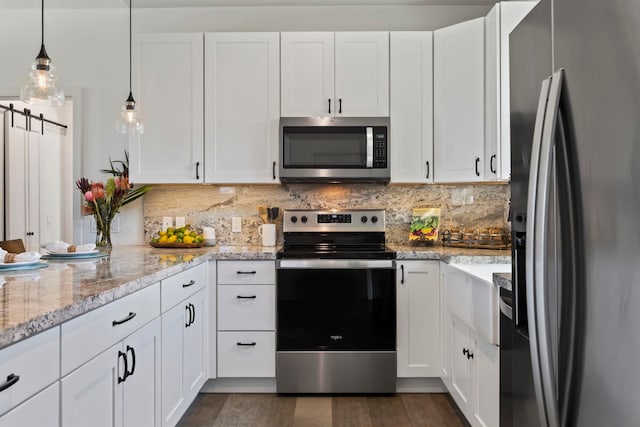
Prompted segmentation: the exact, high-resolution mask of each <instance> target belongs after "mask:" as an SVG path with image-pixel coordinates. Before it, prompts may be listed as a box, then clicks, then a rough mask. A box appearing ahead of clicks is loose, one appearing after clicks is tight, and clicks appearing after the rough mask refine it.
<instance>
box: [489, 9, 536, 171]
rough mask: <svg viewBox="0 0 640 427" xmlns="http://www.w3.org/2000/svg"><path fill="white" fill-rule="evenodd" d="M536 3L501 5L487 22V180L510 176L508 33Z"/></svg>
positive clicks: (493, 11) (491, 13) (490, 15)
mask: <svg viewBox="0 0 640 427" xmlns="http://www.w3.org/2000/svg"><path fill="white" fill-rule="evenodd" d="M535 4H536V2H534V1H514V2H501V3H496V5H495V6H494V7H493V8H492V9H491V10H490V11H489V13H488V14H487V16H486V20H485V59H486V61H485V72H486V74H485V77H486V94H485V108H486V116H485V117H486V123H485V154H484V158H485V160H484V161H485V179H487V180H508V179H509V176H510V173H511V129H510V114H511V112H510V108H509V33H511V31H513V29H514V28H515V27H516V26H517V25H518V24H519V23H520V21H522V19H523V18H524V17H525V16H526V15H527V14H528V13H529V12H530V11H531V9H532V8H533V7H534V6H535Z"/></svg>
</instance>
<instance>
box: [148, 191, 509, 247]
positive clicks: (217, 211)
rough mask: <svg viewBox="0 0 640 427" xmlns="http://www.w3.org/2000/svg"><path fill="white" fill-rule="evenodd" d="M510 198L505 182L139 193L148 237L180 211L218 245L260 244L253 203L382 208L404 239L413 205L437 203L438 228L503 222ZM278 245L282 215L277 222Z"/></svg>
mask: <svg viewBox="0 0 640 427" xmlns="http://www.w3.org/2000/svg"><path fill="white" fill-rule="evenodd" d="M508 203H509V186H508V185H506V184H475V185H381V184H343V185H336V184H328V185H323V184H287V185H155V186H154V188H153V190H152V191H151V192H149V193H148V194H147V195H145V197H144V231H145V242H148V241H149V240H150V239H151V238H152V236H153V235H155V234H156V233H157V232H158V231H159V230H160V229H161V227H162V217H163V216H171V217H176V216H184V217H186V220H187V223H190V224H192V225H193V226H195V227H203V226H210V227H214V228H215V230H216V240H217V244H218V245H260V242H261V240H260V236H258V230H257V228H258V226H259V225H260V224H262V220H261V219H260V217H259V216H258V206H260V205H265V206H278V207H280V208H282V209H287V208H289V209H293V208H297V209H340V208H361V209H385V210H386V220H387V227H386V229H387V233H386V237H387V242H388V243H392V244H398V245H404V244H409V225H410V223H411V212H412V209H413V208H422V207H440V208H441V209H442V213H441V221H440V223H441V225H440V229H441V230H442V229H445V228H449V227H457V226H466V227H474V228H475V227H491V226H505V225H506V221H507V211H508ZM233 216H239V217H241V218H242V232H241V233H232V232H231V217H233ZM277 236H278V238H277V244H278V245H280V244H282V219H280V220H279V221H278V223H277Z"/></svg>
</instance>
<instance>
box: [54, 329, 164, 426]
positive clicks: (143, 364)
mask: <svg viewBox="0 0 640 427" xmlns="http://www.w3.org/2000/svg"><path fill="white" fill-rule="evenodd" d="M61 396H62V404H61V408H62V418H61V419H62V425H63V426H66V427H76V426H77V427H84V426H89V425H90V426H92V427H96V426H98V427H99V426H105V427H107V426H131V427H133V426H136V427H138V426H159V425H160V319H159V318H156V319H155V320H154V321H153V322H151V323H149V324H147V325H146V326H144V327H142V328H141V329H139V330H138V331H136V332H135V333H133V334H132V335H130V336H129V337H127V338H126V339H124V340H123V341H121V342H118V343H116V344H115V345H113V346H112V347H110V348H109V349H107V350H105V351H104V352H102V353H100V354H99V355H98V356H96V357H95V358H93V359H91V360H90V361H89V362H87V363H85V364H84V365H82V366H81V367H79V368H78V369H76V370H75V371H73V372H71V373H70V374H69V375H67V376H66V377H64V378H62V392H61Z"/></svg>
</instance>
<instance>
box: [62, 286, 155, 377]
mask: <svg viewBox="0 0 640 427" xmlns="http://www.w3.org/2000/svg"><path fill="white" fill-rule="evenodd" d="M159 315H160V285H159V284H157V283H156V284H153V285H151V286H149V287H146V288H144V289H142V290H140V291H138V292H134V293H132V294H131V295H127V296H126V297H124V298H121V299H119V300H117V301H114V302H112V303H110V304H107V305H105V306H103V307H100V308H98V309H96V310H93V311H90V312H89V313H86V314H83V315H82V316H80V317H76V318H75V319H73V320H70V321H68V322H66V323H63V324H62V332H61V334H62V340H61V342H62V343H61V346H62V348H61V350H62V376H64V375H66V374H68V373H69V372H71V371H72V370H73V369H75V368H77V367H78V366H80V365H82V364H83V363H85V362H86V361H88V360H89V359H91V358H92V357H94V356H96V355H98V354H99V353H101V352H102V351H103V350H105V349H107V348H109V347H110V346H112V345H113V344H114V343H116V342H117V341H120V340H121V339H123V338H124V337H126V336H128V335H130V334H131V333H132V332H134V331H136V330H137V329H139V328H140V327H142V326H143V325H145V324H147V323H149V322H150V321H152V320H153V319H155V318H156V317H158V316H159ZM127 319H129V320H127ZM114 322H118V323H116V324H114Z"/></svg>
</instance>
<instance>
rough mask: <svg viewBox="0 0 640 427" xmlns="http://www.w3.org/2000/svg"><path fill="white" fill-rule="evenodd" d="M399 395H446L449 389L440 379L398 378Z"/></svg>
mask: <svg viewBox="0 0 640 427" xmlns="http://www.w3.org/2000/svg"><path fill="white" fill-rule="evenodd" d="M396 392H397V393H446V392H447V388H446V387H445V386H444V383H443V382H442V380H441V379H440V378H437V377H436V378H398V379H397V380H396Z"/></svg>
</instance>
